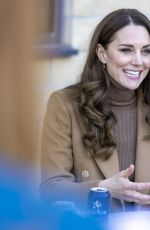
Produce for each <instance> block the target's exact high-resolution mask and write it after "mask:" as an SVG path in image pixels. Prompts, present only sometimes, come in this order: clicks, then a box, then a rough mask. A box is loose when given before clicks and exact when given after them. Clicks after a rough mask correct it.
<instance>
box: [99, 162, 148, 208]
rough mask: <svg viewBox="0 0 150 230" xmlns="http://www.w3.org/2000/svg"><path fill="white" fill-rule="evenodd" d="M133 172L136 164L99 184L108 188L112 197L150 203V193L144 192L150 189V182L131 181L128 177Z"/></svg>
mask: <svg viewBox="0 0 150 230" xmlns="http://www.w3.org/2000/svg"><path fill="white" fill-rule="evenodd" d="M133 172H134V165H130V166H129V167H128V168H127V169H125V170H122V171H121V172H119V173H117V174H116V175H114V176H113V177H111V178H109V179H106V180H103V181H101V182H100V183H99V184H98V186H99V187H104V188H107V189H108V190H109V192H110V193H111V196H112V197H115V198H118V199H121V200H125V201H128V202H136V203H138V204H150V195H146V194H143V193H142V191H143V190H145V189H147V190H150V182H147V183H136V182H131V181H129V179H128V177H129V176H130V175H131V174H132V173H133Z"/></svg>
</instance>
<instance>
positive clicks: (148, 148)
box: [135, 97, 150, 182]
mask: <svg viewBox="0 0 150 230" xmlns="http://www.w3.org/2000/svg"><path fill="white" fill-rule="evenodd" d="M147 112H148V106H147V105H145V104H144V103H143V102H142V97H140V99H139V102H138V120H137V127H138V130H137V132H138V133H137V149H136V163H135V180H136V181H137V182H150V126H149V125H148V124H147V123H146V121H145V115H146V114H147Z"/></svg>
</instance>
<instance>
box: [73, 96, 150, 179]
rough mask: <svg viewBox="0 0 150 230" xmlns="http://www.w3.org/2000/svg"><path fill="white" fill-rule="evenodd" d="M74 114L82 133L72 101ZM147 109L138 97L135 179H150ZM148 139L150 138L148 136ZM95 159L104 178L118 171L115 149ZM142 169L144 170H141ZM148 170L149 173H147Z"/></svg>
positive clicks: (76, 107) (80, 120) (76, 108)
mask: <svg viewBox="0 0 150 230" xmlns="http://www.w3.org/2000/svg"><path fill="white" fill-rule="evenodd" d="M74 107H75V111H76V115H77V118H78V121H79V124H80V128H81V130H82V133H84V132H85V129H84V125H83V122H82V119H81V118H80V116H81V115H79V110H78V106H77V104H76V103H74ZM147 111H148V106H146V105H145V104H144V103H143V102H142V97H141V96H139V99H138V116H137V117H138V120H137V126H138V129H137V132H138V134H137V148H136V164H135V168H136V171H135V180H136V181H150V142H149V141H148V137H150V126H149V125H148V124H147V123H146V122H145V115H146V113H147ZM149 140H150V138H149ZM87 154H88V151H87ZM95 161H96V163H97V165H98V167H99V168H100V170H101V172H102V173H103V175H104V176H105V178H110V177H112V176H113V175H115V174H116V173H118V172H119V161H118V154H117V151H116V150H115V151H114V153H113V154H112V156H111V157H110V158H109V159H108V160H107V161H104V160H102V159H101V158H100V157H99V156H98V155H97V156H95ZM143 169H144V170H143ZM148 172H149V173H148Z"/></svg>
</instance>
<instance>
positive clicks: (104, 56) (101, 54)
mask: <svg viewBox="0 0 150 230" xmlns="http://www.w3.org/2000/svg"><path fill="white" fill-rule="evenodd" d="M96 54H97V57H98V59H99V60H100V61H101V62H102V63H103V64H106V62H107V53H106V50H105V49H104V47H103V46H102V45H101V44H97V48H96Z"/></svg>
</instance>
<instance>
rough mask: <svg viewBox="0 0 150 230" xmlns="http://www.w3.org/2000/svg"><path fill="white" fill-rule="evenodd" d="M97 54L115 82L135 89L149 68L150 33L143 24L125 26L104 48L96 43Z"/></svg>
mask: <svg viewBox="0 0 150 230" xmlns="http://www.w3.org/2000/svg"><path fill="white" fill-rule="evenodd" d="M97 54H98V57H99V59H100V60H101V61H102V62H103V63H104V62H105V63H106V68H107V71H108V73H109V75H110V76H111V77H112V78H113V79H114V80H115V81H116V82H117V83H119V84H120V85H121V86H123V87H125V88H128V89H131V90H134V89H137V88H138V87H139V85H140V84H141V82H142V81H143V80H144V78H145V77H146V76H147V74H148V72H149V70H150V34H149V33H148V31H147V29H146V28H145V27H144V26H139V25H134V24H131V25H128V26H125V27H124V28H122V29H120V30H119V31H118V32H116V34H115V35H114V39H113V41H112V42H110V43H109V44H108V47H107V49H106V50H105V49H103V47H102V46H100V45H98V51H97Z"/></svg>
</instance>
